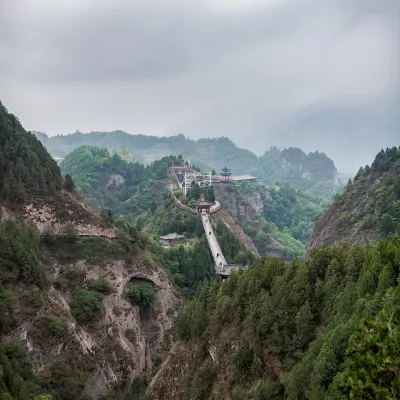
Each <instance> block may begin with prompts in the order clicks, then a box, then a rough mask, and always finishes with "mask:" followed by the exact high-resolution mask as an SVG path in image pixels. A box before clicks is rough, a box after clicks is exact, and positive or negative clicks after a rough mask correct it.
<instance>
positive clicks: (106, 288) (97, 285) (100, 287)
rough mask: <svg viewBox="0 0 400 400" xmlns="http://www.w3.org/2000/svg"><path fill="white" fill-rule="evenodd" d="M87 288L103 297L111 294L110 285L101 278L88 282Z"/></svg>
mask: <svg viewBox="0 0 400 400" xmlns="http://www.w3.org/2000/svg"><path fill="white" fill-rule="evenodd" d="M88 288H89V289H90V290H94V291H95V292H99V293H102V294H104V295H107V294H110V293H111V292H112V287H111V284H110V283H109V282H108V281H107V280H105V279H103V278H100V279H96V280H91V281H89V282H88Z"/></svg>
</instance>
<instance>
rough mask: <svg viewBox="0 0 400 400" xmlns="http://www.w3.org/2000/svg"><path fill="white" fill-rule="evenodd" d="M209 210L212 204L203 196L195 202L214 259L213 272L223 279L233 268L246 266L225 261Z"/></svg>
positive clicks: (210, 210)
mask: <svg viewBox="0 0 400 400" xmlns="http://www.w3.org/2000/svg"><path fill="white" fill-rule="evenodd" d="M211 212H212V204H211V203H208V202H206V201H205V200H204V198H202V199H201V200H200V201H199V202H198V203H197V213H198V214H200V215H201V221H202V223H203V228H204V232H205V234H206V237H207V241H208V245H209V247H210V250H211V254H212V256H213V259H214V264H215V272H216V273H217V274H218V275H219V276H220V277H221V279H225V278H227V277H228V276H229V275H230V273H231V272H232V271H233V270H237V269H239V268H246V267H244V266H243V265H242V264H228V263H227V261H226V258H225V256H224V254H223V253H222V250H221V247H220V245H219V243H218V240H217V237H216V236H215V233H214V229H213V227H212V224H211Z"/></svg>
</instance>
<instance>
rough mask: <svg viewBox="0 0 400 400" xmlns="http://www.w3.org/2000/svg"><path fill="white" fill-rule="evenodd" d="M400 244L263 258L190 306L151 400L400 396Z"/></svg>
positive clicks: (202, 293)
mask: <svg viewBox="0 0 400 400" xmlns="http://www.w3.org/2000/svg"><path fill="white" fill-rule="evenodd" d="M399 261H400V240H399V238H398V237H396V238H394V239H392V240H385V241H382V242H379V243H377V244H375V245H370V246H367V247H361V246H354V247H349V246H342V247H339V248H334V247H333V248H327V249H313V250H312V251H311V253H310V256H309V259H308V260H307V261H306V262H300V261H298V260H296V261H293V262H292V263H291V264H290V265H285V263H284V262H283V261H280V260H277V259H275V258H264V259H261V260H260V261H258V262H256V263H255V264H254V265H253V267H251V268H250V269H249V270H247V271H241V272H240V273H238V274H234V275H231V276H230V277H229V279H228V280H227V281H225V282H224V283H223V284H222V285H220V284H218V283H213V284H210V285H205V286H204V287H203V289H202V290H201V291H199V292H198V294H197V295H196V297H195V298H194V299H192V300H190V301H188V302H186V304H184V305H183V308H182V309H181V311H180V315H179V317H178V320H177V322H176V324H175V330H176V335H177V339H178V340H177V342H176V343H175V345H174V347H173V348H172V351H171V352H170V354H169V356H168V359H167V361H166V362H165V364H164V365H163V367H162V370H161V371H160V373H159V374H158V375H157V376H156V377H155V378H154V380H153V382H152V383H151V384H150V387H149V395H150V398H151V399H154V400H157V399H160V400H161V399H164V398H165V397H164V394H165V393H168V398H169V399H210V400H214V399H215V400H219V399H222V398H223V399H226V400H231V399H235V400H237V399H238V400H253V399H254V400H263V399H270V400H278V399H283V398H285V399H288V400H298V399H310V400H321V399H329V400H342V399H343V400H344V399H349V398H351V399H360V400H361V399H363V400H373V399H382V400H383V399H398V398H399V397H400V378H399V377H400V374H399V372H400V286H399V283H400V282H399V272H400V271H399V265H400V264H399Z"/></svg>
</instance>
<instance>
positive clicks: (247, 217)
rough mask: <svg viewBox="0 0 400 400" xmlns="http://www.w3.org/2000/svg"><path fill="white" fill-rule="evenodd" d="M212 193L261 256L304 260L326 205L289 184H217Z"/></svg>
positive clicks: (323, 201) (318, 198)
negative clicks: (315, 225)
mask: <svg viewBox="0 0 400 400" xmlns="http://www.w3.org/2000/svg"><path fill="white" fill-rule="evenodd" d="M214 189H215V194H216V196H217V197H218V199H219V200H220V202H221V204H222V207H223V208H224V209H226V210H228V211H229V212H230V213H231V214H232V216H233V217H234V218H235V220H236V221H237V222H238V223H239V224H240V225H241V226H242V228H243V229H244V231H245V233H246V234H247V235H248V236H250V238H251V239H252V240H253V242H254V244H255V245H256V247H257V249H258V251H259V253H260V254H261V255H275V256H279V257H283V258H285V259H293V258H294V257H299V258H304V256H305V254H306V248H307V245H308V241H309V238H310V236H311V234H312V231H313V229H314V224H315V220H316V218H317V216H318V215H320V214H321V213H322V212H323V210H324V209H325V208H326V207H327V206H328V202H327V201H325V200H323V199H322V198H320V197H317V196H313V195H311V194H310V193H308V192H307V191H304V190H302V189H297V190H296V189H294V188H292V187H290V186H289V185H273V186H266V185H263V184H260V183H242V184H241V185H240V186H238V185H225V184H224V185H216V186H215V187H214Z"/></svg>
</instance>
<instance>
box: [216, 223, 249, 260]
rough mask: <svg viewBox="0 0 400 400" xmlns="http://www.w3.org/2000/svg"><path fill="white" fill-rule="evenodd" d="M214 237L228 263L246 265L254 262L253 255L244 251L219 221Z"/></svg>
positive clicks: (243, 247) (236, 239)
mask: <svg viewBox="0 0 400 400" xmlns="http://www.w3.org/2000/svg"><path fill="white" fill-rule="evenodd" d="M215 235H216V237H217V239H218V243H219V245H220V247H221V251H222V253H223V254H224V256H225V258H226V260H227V262H228V263H231V264H243V265H246V264H250V263H251V262H252V261H254V254H253V253H251V252H249V251H247V250H246V248H245V246H244V245H243V244H242V243H240V241H239V239H238V238H237V237H236V236H235V235H234V234H233V233H232V232H231V231H230V230H229V229H228V228H227V226H226V225H225V224H224V223H223V222H222V221H221V220H219V221H218V222H217V226H216V229H215Z"/></svg>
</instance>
